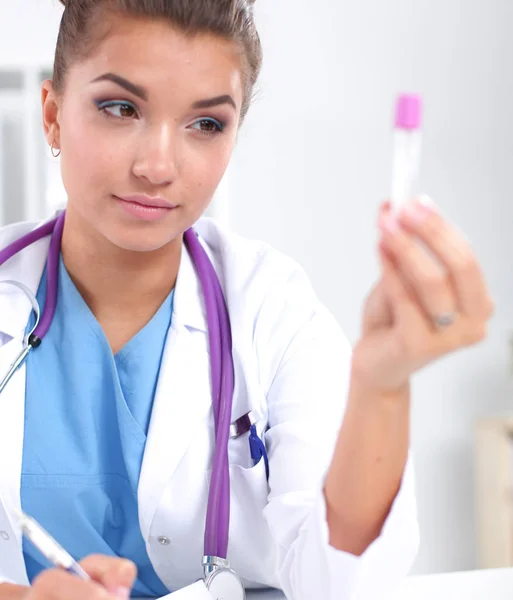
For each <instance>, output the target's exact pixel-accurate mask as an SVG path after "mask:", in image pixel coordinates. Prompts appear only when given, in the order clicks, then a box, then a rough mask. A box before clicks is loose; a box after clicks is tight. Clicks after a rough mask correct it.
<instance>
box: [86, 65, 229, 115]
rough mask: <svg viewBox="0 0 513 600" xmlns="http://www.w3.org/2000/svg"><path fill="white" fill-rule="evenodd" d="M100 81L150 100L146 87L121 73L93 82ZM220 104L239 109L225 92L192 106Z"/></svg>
mask: <svg viewBox="0 0 513 600" xmlns="http://www.w3.org/2000/svg"><path fill="white" fill-rule="evenodd" d="M98 81H112V82H113V83H115V84H117V85H119V86H120V87H122V88H124V89H125V90H127V91H129V92H130V93H132V94H134V96H137V97H139V98H141V99H142V100H144V101H147V100H148V92H147V90H146V89H145V88H143V87H142V86H140V85H136V84H135V83H132V82H131V81H128V79H125V78H124V77H121V75H116V74H115V73H104V74H103V75H100V76H99V77H97V78H96V79H93V81H92V82H91V83H96V82H98ZM220 104H230V105H231V106H233V108H234V109H235V110H237V105H236V104H235V101H234V99H233V98H232V97H231V96H230V95H229V94H223V95H222V96H216V97H215V98H207V99H205V100H198V101H196V102H194V104H193V105H192V108H212V107H213V106H219V105H220Z"/></svg>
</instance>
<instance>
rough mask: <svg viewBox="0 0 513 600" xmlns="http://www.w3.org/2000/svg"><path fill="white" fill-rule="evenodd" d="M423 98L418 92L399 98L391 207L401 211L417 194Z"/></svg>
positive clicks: (395, 129)
mask: <svg viewBox="0 0 513 600" xmlns="http://www.w3.org/2000/svg"><path fill="white" fill-rule="evenodd" d="M421 121H422V100H421V98H420V96H418V95H416V94H401V95H400V96H399V97H398V99H397V104H396V113H395V127H394V149H393V152H394V155H393V164H392V192H391V197H390V201H391V204H392V210H393V211H394V212H396V213H397V212H398V211H400V210H401V207H402V206H403V205H404V203H405V202H408V201H409V200H411V199H412V198H413V197H414V195H415V194H416V193H417V189H416V186H417V178H418V174H419V167H420V153H421V146H422V134H421Z"/></svg>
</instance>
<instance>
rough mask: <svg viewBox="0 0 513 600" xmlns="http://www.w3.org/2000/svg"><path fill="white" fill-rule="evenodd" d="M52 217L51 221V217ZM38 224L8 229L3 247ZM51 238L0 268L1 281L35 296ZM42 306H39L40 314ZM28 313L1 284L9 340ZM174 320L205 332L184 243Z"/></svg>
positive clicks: (1, 312) (0, 305) (17, 295)
mask: <svg viewBox="0 0 513 600" xmlns="http://www.w3.org/2000/svg"><path fill="white" fill-rule="evenodd" d="M51 218H54V217H53V216H52V217H51ZM42 224H43V223H37V224H35V225H34V224H26V223H24V224H17V225H13V226H11V227H8V228H7V229H6V230H5V235H4V236H1V238H0V247H1V248H4V247H5V246H7V245H8V244H10V243H11V242H13V241H14V240H16V239H18V238H20V237H21V236H23V235H24V234H26V233H28V232H29V231H31V230H33V229H35V228H37V227H39V226H40V225H42ZM49 245H50V236H48V237H46V238H43V239H42V240H39V241H38V242H36V243H34V244H32V245H31V246H29V247H28V248H25V249H24V250H22V251H21V252H20V253H18V254H17V255H16V256H15V257H13V258H12V259H10V260H8V261H7V262H6V263H4V264H3V265H1V266H0V281H5V280H10V279H11V280H14V281H18V282H20V283H23V284H24V285H26V286H27V287H28V288H29V289H30V290H31V291H32V293H33V294H37V289H38V287H39V282H40V280H41V277H42V275H43V271H44V268H45V264H46V260H47V256H48V248H49ZM42 310H43V307H41V311H42ZM30 313H31V305H30V303H29V301H28V299H27V298H26V296H25V294H24V293H23V292H22V291H21V290H20V289H19V288H17V287H14V286H11V285H8V284H0V332H1V333H3V334H6V335H8V336H9V337H11V338H16V337H22V336H23V334H24V331H25V327H26V326H27V322H28V319H29V317H30ZM173 319H177V320H178V321H179V322H180V323H181V324H182V325H184V326H186V327H189V328H191V329H197V330H199V331H203V332H207V317H206V311H205V305H204V302H203V292H202V289H201V283H200V281H199V278H198V276H197V273H196V268H195V266H194V263H193V262H192V258H191V256H190V254H189V251H188V250H187V248H186V246H185V244H184V246H183V248H182V255H181V259H180V268H179V271H178V277H177V281H176V286H175V295H174V302H173Z"/></svg>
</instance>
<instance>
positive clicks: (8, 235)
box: [0, 221, 42, 250]
mask: <svg viewBox="0 0 513 600" xmlns="http://www.w3.org/2000/svg"><path fill="white" fill-rule="evenodd" d="M40 224H42V223H38V222H36V221H19V222H17V223H11V224H9V225H4V226H2V227H0V250H1V249H3V248H5V246H8V245H9V244H11V243H12V242H15V241H16V240H18V239H19V238H20V237H22V236H24V235H25V234H27V233H29V231H32V230H33V229H35V228H36V227H37V226H38V225H40Z"/></svg>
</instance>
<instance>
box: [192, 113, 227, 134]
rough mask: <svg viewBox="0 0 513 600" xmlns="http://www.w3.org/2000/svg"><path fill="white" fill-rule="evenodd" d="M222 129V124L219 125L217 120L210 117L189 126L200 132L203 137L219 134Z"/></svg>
mask: <svg viewBox="0 0 513 600" xmlns="http://www.w3.org/2000/svg"><path fill="white" fill-rule="evenodd" d="M224 127H225V126H224V123H220V122H219V121H218V120H217V119H211V118H210V117H209V118H204V119H198V120H197V121H196V122H194V123H193V124H192V125H191V128H192V129H196V131H200V132H201V133H204V134H205V135H215V134H216V133H221V132H222V131H223V129H224Z"/></svg>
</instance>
